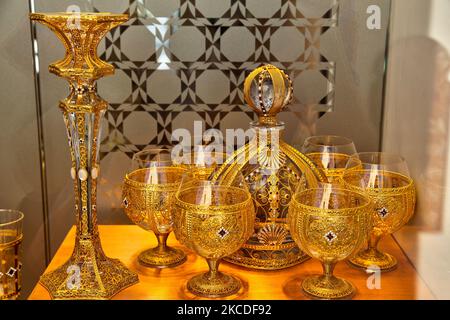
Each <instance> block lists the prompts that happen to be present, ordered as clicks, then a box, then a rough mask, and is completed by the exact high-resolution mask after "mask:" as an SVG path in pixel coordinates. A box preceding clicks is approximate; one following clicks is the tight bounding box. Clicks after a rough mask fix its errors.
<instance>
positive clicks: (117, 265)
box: [40, 238, 139, 300]
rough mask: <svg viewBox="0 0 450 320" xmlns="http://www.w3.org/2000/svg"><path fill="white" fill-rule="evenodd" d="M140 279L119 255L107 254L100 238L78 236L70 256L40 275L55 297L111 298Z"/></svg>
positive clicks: (42, 281) (81, 298)
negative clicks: (55, 267) (118, 257)
mask: <svg viewBox="0 0 450 320" xmlns="http://www.w3.org/2000/svg"><path fill="white" fill-rule="evenodd" d="M137 282H139V279H138V276H137V274H136V273H134V272H132V271H130V270H128V269H127V268H126V267H125V265H124V264H123V263H122V262H120V261H119V260H118V259H111V258H108V257H106V255H105V254H104V252H103V250H102V249H101V246H100V241H99V240H98V238H94V239H85V240H81V239H80V240H78V239H77V242H76V245H75V249H74V252H73V253H72V256H71V257H70V258H69V260H68V261H67V262H66V263H64V264H63V265H62V266H60V267H58V268H57V269H55V270H53V271H51V272H49V273H46V274H44V275H43V276H42V277H41V278H40V284H42V285H43V286H44V287H45V288H46V289H47V290H48V292H49V293H50V296H51V298H52V299H59V300H63V299H64V300H65V299H78V300H86V299H95V300H104V299H110V298H111V297H112V296H114V295H115V294H117V293H118V292H119V291H122V290H123V289H125V288H127V287H129V286H131V285H133V284H135V283H137Z"/></svg>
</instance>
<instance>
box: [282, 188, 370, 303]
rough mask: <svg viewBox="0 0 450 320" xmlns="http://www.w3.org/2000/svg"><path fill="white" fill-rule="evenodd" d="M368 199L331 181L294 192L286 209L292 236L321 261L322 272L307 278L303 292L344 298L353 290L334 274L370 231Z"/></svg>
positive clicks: (315, 295) (353, 290) (314, 296)
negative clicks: (339, 263) (337, 265)
mask: <svg viewBox="0 0 450 320" xmlns="http://www.w3.org/2000/svg"><path fill="white" fill-rule="evenodd" d="M370 207H371V202H370V200H369V198H368V197H367V196H366V195H365V194H364V193H361V192H356V191H350V190H347V189H342V188H340V186H336V185H332V184H322V185H321V187H320V188H316V189H306V190H302V191H299V192H296V194H295V195H294V197H293V199H292V201H291V205H290V208H289V215H288V223H289V228H290V231H291V234H292V237H293V238H294V240H295V241H296V242H297V244H298V245H299V247H300V248H301V249H302V250H303V251H304V252H306V253H307V254H308V255H309V256H311V257H313V258H316V259H318V260H320V262H321V263H322V267H323V274H322V275H318V276H311V277H307V278H306V279H304V280H303V282H302V289H303V291H304V292H305V293H306V294H307V295H308V296H310V297H313V298H319V299H344V298H349V297H351V296H353V295H354V293H355V291H356V289H355V287H354V286H353V284H352V283H350V282H349V281H347V280H345V279H342V278H338V277H336V276H334V274H333V270H334V267H335V265H336V263H337V262H339V261H342V260H344V259H346V258H348V257H349V256H351V255H352V254H354V253H355V252H356V251H357V250H358V249H359V248H360V247H361V245H362V244H363V243H364V241H365V240H366V238H367V234H368V232H369V230H370V214H369V211H370Z"/></svg>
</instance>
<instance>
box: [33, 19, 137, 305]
mask: <svg viewBox="0 0 450 320" xmlns="http://www.w3.org/2000/svg"><path fill="white" fill-rule="evenodd" d="M30 18H31V19H32V20H34V21H38V22H40V23H42V24H44V25H46V26H47V27H49V28H50V29H51V30H52V31H53V32H54V33H55V34H56V35H57V36H58V38H59V39H60V40H61V41H62V43H63V44H64V47H65V50H66V52H65V57H64V59H62V60H60V61H57V62H55V63H52V64H51V65H50V66H49V71H50V72H51V73H54V74H56V75H57V76H60V77H63V78H66V79H67V80H68V81H69V87H70V93H69V96H68V97H67V98H66V99H64V100H62V101H61V102H60V104H59V107H60V109H61V111H62V112H63V116H64V122H65V124H66V128H67V135H68V140H69V147H70V154H71V160H72V169H71V173H72V178H73V179H74V192H75V210H76V227H77V231H76V240H75V248H74V251H73V253H72V256H71V257H70V258H69V260H68V261H67V262H66V263H65V264H63V265H62V266H61V267H59V268H57V269H56V270H53V271H51V272H49V273H46V274H44V275H43V276H42V277H41V279H40V282H41V284H42V285H43V286H44V287H45V288H47V290H48V291H49V293H50V295H51V297H52V298H54V299H108V298H110V297H112V296H113V295H115V294H116V293H117V292H119V291H121V290H122V289H124V288H126V287H128V286H130V285H132V284H135V283H137V282H138V277H137V275H136V274H135V273H134V272H131V271H129V270H128V269H127V268H126V267H125V266H124V265H123V264H122V263H121V262H120V261H119V260H117V259H110V258H108V257H106V255H105V254H104V252H103V249H102V247H101V244H100V238H99V234H98V228H97V206H96V198H97V192H96V191H97V176H98V169H99V143H100V122H101V118H102V116H103V114H104V112H105V110H106V109H107V107H108V104H107V102H106V101H104V100H103V99H102V98H100V97H99V96H98V95H97V87H96V83H95V81H96V80H97V79H99V78H101V77H103V76H106V75H111V74H113V73H114V67H113V66H112V65H111V64H108V63H106V62H104V61H102V60H100V59H99V57H98V56H97V46H98V44H99V42H100V40H101V39H102V38H103V37H104V36H105V34H106V33H107V32H108V31H109V30H111V29H112V28H114V27H116V26H118V25H120V24H122V23H123V22H125V21H127V20H128V16H127V15H124V14H110V13H47V14H44V13H32V14H31V15H30Z"/></svg>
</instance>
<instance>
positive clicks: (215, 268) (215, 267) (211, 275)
mask: <svg viewBox="0 0 450 320" xmlns="http://www.w3.org/2000/svg"><path fill="white" fill-rule="evenodd" d="M206 262H208V267H209V271H208V273H206V277H207V278H208V280H213V279H215V278H216V277H217V274H218V273H219V264H220V259H206Z"/></svg>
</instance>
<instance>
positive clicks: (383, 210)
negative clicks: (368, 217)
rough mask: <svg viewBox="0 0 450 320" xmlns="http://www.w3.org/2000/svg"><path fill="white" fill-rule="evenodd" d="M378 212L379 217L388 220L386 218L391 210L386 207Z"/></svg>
mask: <svg viewBox="0 0 450 320" xmlns="http://www.w3.org/2000/svg"><path fill="white" fill-rule="evenodd" d="M377 211H378V215H379V216H380V217H381V218H382V219H384V218H386V216H387V215H388V214H389V210H388V209H386V208H385V207H383V208H381V209H378V210H377Z"/></svg>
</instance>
